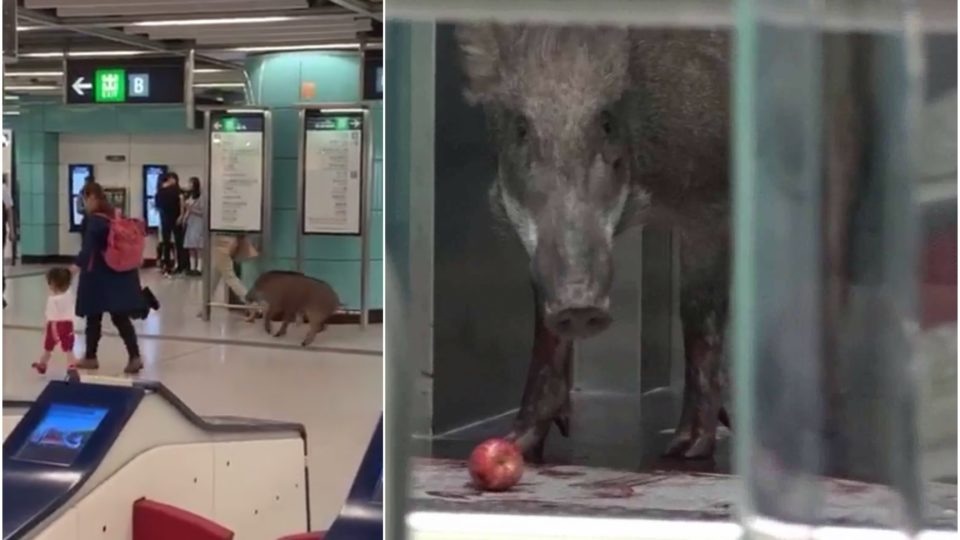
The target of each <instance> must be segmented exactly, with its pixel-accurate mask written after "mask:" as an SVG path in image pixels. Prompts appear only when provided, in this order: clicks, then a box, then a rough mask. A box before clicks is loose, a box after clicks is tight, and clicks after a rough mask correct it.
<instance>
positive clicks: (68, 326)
mask: <svg viewBox="0 0 960 540" xmlns="http://www.w3.org/2000/svg"><path fill="white" fill-rule="evenodd" d="M71 281H73V274H72V273H71V272H70V270H69V269H67V268H51V269H50V270H49V271H48V272H47V286H48V287H49V288H50V296H48V297H47V312H46V318H47V326H46V329H45V330H44V333H43V356H41V357H40V361H39V362H35V363H34V364H33V369H35V370H37V373H40V374H41V375H43V374H44V373H46V372H47V363H49V362H50V356H51V355H52V354H53V349H54V347H56V345H57V343H59V344H60V349H61V350H62V351H63V352H64V353H65V354H66V355H67V371H68V372H75V371H76V369H77V357H76V356H74V354H73V343H74V341H75V339H76V336H75V335H74V330H73V314H74V311H75V310H76V304H77V301H76V300H75V299H74V296H73V293H72V292H70V282H71Z"/></svg>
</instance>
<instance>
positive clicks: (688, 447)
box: [663, 432, 717, 459]
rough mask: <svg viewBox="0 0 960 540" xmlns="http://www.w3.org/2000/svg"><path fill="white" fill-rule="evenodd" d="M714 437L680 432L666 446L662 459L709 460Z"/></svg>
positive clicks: (714, 444) (714, 440)
mask: <svg viewBox="0 0 960 540" xmlns="http://www.w3.org/2000/svg"><path fill="white" fill-rule="evenodd" d="M716 439H717V438H716V436H715V435H708V434H706V433H700V434H698V435H696V436H694V435H692V434H691V433H690V432H681V433H679V434H677V435H675V436H674V437H673V439H672V440H671V441H670V444H669V445H668V446H667V451H666V452H664V453H663V456H664V457H669V458H681V459H710V458H712V457H713V451H714V448H715V447H716Z"/></svg>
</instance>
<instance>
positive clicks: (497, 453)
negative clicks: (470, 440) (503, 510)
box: [468, 439, 523, 491]
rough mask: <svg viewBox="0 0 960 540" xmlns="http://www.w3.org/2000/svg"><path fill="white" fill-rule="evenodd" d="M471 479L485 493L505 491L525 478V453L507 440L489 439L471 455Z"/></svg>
mask: <svg viewBox="0 0 960 540" xmlns="http://www.w3.org/2000/svg"><path fill="white" fill-rule="evenodd" d="M468 466H469V468H470V477H471V478H473V482H474V483H475V484H476V485H477V487H479V488H480V489H482V490H484V491H505V490H508V489H510V488H512V487H513V486H515V485H516V484H517V482H519V481H520V477H521V476H523V452H521V451H520V448H519V447H517V445H516V444H514V443H512V442H511V441H508V440H506V439H487V440H485V441H483V442H482V443H480V444H478V445H477V447H476V448H474V449H473V452H471V453H470V461H469V462H468Z"/></svg>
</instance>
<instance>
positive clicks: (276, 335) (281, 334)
mask: <svg viewBox="0 0 960 540" xmlns="http://www.w3.org/2000/svg"><path fill="white" fill-rule="evenodd" d="M285 335H287V331H286V330H277V331H276V332H274V333H273V337H283V336H285Z"/></svg>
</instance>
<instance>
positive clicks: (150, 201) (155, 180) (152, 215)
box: [142, 165, 169, 230]
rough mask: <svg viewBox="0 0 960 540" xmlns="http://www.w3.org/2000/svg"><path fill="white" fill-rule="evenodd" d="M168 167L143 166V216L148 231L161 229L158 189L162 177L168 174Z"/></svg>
mask: <svg viewBox="0 0 960 540" xmlns="http://www.w3.org/2000/svg"><path fill="white" fill-rule="evenodd" d="M167 170H169V169H168V167H167V166H166V165H144V166H143V173H142V179H143V216H144V220H145V221H146V223H147V229H149V230H156V229H158V228H160V212H158V211H157V189H158V188H159V187H160V177H161V176H163V175H164V174H166V173H167Z"/></svg>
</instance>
